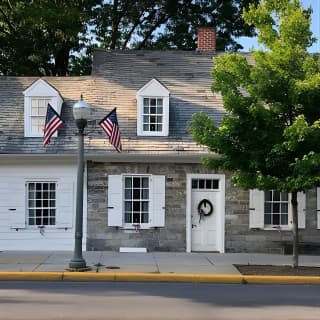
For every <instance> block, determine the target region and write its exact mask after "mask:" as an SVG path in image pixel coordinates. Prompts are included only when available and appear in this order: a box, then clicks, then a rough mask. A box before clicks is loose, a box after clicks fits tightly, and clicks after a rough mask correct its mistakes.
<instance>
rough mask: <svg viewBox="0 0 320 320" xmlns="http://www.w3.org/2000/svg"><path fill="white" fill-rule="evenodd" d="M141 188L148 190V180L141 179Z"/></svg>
mask: <svg viewBox="0 0 320 320" xmlns="http://www.w3.org/2000/svg"><path fill="white" fill-rule="evenodd" d="M142 188H149V178H142Z"/></svg>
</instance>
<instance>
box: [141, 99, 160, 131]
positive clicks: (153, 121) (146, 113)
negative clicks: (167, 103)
mask: <svg viewBox="0 0 320 320" xmlns="http://www.w3.org/2000/svg"><path fill="white" fill-rule="evenodd" d="M162 128H163V99H162V98H143V131H144V132H162Z"/></svg>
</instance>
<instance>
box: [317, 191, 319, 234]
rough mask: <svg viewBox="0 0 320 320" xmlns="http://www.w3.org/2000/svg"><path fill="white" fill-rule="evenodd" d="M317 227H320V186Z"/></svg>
mask: <svg viewBox="0 0 320 320" xmlns="http://www.w3.org/2000/svg"><path fill="white" fill-rule="evenodd" d="M317 229H320V188H317Z"/></svg>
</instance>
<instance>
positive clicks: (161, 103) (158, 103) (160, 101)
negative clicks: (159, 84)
mask: <svg viewBox="0 0 320 320" xmlns="http://www.w3.org/2000/svg"><path fill="white" fill-rule="evenodd" d="M157 105H158V107H162V106H163V100H162V99H157Z"/></svg>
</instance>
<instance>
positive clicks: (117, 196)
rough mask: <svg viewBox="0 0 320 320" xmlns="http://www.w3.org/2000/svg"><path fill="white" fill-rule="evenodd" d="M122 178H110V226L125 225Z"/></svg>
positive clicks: (111, 176)
mask: <svg viewBox="0 0 320 320" xmlns="http://www.w3.org/2000/svg"><path fill="white" fill-rule="evenodd" d="M122 194H123V192H122V176H121V175H109V176H108V226H109V227H121V226H122V224H123V211H122Z"/></svg>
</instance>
